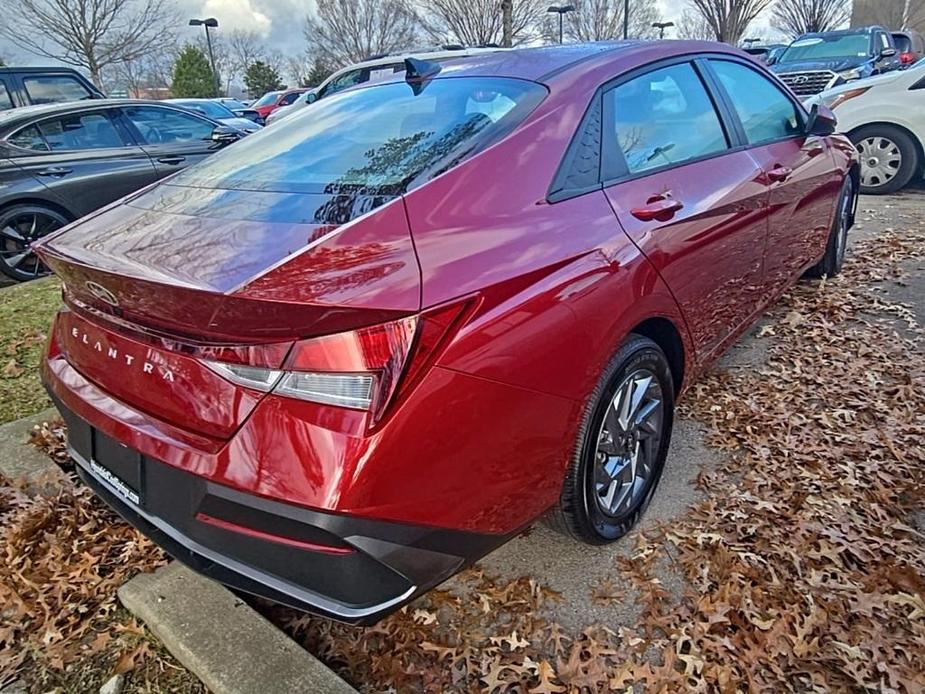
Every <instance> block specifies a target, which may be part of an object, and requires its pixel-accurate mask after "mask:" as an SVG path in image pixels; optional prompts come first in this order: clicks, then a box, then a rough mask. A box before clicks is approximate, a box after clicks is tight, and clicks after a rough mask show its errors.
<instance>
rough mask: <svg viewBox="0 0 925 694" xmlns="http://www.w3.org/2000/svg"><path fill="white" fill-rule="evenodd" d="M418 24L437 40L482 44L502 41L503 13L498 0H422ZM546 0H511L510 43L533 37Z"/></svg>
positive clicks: (514, 43) (472, 44)
mask: <svg viewBox="0 0 925 694" xmlns="http://www.w3.org/2000/svg"><path fill="white" fill-rule="evenodd" d="M418 4H419V7H420V9H421V17H420V19H421V25H422V27H423V29H424V31H425V32H427V34H428V35H429V36H430V37H431V38H432V39H434V40H435V41H436V42H437V43H461V44H463V45H464V46H484V45H485V44H498V45H501V44H502V43H503V42H504V13H503V8H502V4H501V3H500V2H499V0H421V2H420V3H418ZM548 4H549V3H548V1H544V0H512V1H511V45H514V46H516V45H518V44H521V43H524V42H525V41H529V40H531V39H533V38H535V33H534V31H533V30H534V29H535V28H536V27H538V26H539V25H540V24H541V22H542V20H543V18H544V17H545V15H546V7H547V6H548Z"/></svg>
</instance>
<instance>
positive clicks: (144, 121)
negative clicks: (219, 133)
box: [123, 106, 215, 145]
mask: <svg viewBox="0 0 925 694" xmlns="http://www.w3.org/2000/svg"><path fill="white" fill-rule="evenodd" d="M123 112H124V113H125V115H126V116H127V117H128V119H129V120H130V121H131V122H132V125H134V126H135V128H136V129H137V130H138V132H139V134H140V135H141V137H142V139H143V140H144V142H145V144H149V145H164V144H177V143H193V142H202V141H203V140H210V139H211V138H212V131H213V130H214V129H215V125H213V124H212V122H211V121H207V120H205V119H204V118H198V117H197V116H195V115H193V114H192V113H183V112H182V111H175V110H173V109H171V108H160V107H158V106H129V107H126V108H124V109H123Z"/></svg>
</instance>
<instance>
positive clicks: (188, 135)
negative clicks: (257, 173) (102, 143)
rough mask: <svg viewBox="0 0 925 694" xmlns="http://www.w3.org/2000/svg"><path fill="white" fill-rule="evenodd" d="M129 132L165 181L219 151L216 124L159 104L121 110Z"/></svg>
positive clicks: (124, 107)
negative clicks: (214, 131)
mask: <svg viewBox="0 0 925 694" xmlns="http://www.w3.org/2000/svg"><path fill="white" fill-rule="evenodd" d="M119 110H120V111H121V113H122V114H123V117H124V118H125V122H126V125H127V127H128V128H129V130H130V131H131V132H132V134H133V135H134V136H135V138H136V139H137V140H138V143H139V144H140V145H141V147H142V149H144V151H145V152H147V153H148V154H149V155H150V156H151V159H152V160H153V162H154V166H155V168H156V169H157V177H158V178H163V177H164V176H169V175H170V174H172V173H175V172H177V171H180V170H181V169H184V168H186V167H187V166H189V165H190V164H195V163H196V162H197V161H200V160H202V159H204V158H205V157H207V156H209V155H210V154H212V153H213V152H214V151H216V150H217V149H218V148H219V145H217V144H216V143H215V142H214V141H213V140H212V131H213V130H215V127H216V124H215V123H213V122H212V121H211V120H208V119H206V118H201V117H200V116H197V115H196V114H194V113H189V112H188V111H182V110H180V109H176V108H170V107H167V106H158V105H153V104H152V105H149V104H145V105H139V106H123V107H121V108H120V109H119Z"/></svg>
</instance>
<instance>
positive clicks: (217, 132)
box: [212, 125, 242, 147]
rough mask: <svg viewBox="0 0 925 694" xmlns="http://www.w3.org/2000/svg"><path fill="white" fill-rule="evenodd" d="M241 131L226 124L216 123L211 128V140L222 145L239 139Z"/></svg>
mask: <svg viewBox="0 0 925 694" xmlns="http://www.w3.org/2000/svg"><path fill="white" fill-rule="evenodd" d="M241 134H242V133H241V131H240V130H236V129H235V128H232V127H230V126H228V125H216V126H215V128H214V129H213V130H212V142H214V143H215V144H217V145H220V146H222V147H224V146H225V145H230V144H231V143H232V142H237V141H238V140H240V139H241Z"/></svg>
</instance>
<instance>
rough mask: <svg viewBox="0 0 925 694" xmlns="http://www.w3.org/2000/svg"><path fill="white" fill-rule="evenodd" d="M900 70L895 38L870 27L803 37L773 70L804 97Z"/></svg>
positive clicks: (777, 62)
mask: <svg viewBox="0 0 925 694" xmlns="http://www.w3.org/2000/svg"><path fill="white" fill-rule="evenodd" d="M899 67H900V62H899V56H898V55H897V50H896V46H895V44H894V43H893V36H892V35H891V34H890V32H888V31H887V30H886V29H884V28H883V27H879V26H870V27H858V28H854V29H842V30H839V31H824V32H818V33H811V34H803V35H802V36H800V37H799V38H798V39H797V40H796V41H794V42H793V43H791V44H790V45H789V46H788V47H787V50H785V51H784V52H783V53H781V55H780V57H779V58H778V59H777V60H776V61H775V63H774V65H773V67H772V68H771V69H772V70H773V71H774V72H776V73H777V75H778V77H780V78H781V80H783V81H784V83H785V84H786V85H787V86H788V87H790V88H791V89H792V90H793V91H794V93H795V94H797V95H798V96H800V97H808V96H813V95H815V94H818V93H819V92H821V91H824V90H826V89H830V88H831V87H834V86H836V85H838V84H841V83H842V82H850V81H852V80H858V79H863V78H865V77H870V76H871V75H879V74H881V73H883V72H888V71H890V70H896V69H897V68H899Z"/></svg>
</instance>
